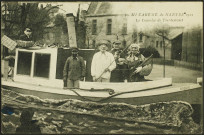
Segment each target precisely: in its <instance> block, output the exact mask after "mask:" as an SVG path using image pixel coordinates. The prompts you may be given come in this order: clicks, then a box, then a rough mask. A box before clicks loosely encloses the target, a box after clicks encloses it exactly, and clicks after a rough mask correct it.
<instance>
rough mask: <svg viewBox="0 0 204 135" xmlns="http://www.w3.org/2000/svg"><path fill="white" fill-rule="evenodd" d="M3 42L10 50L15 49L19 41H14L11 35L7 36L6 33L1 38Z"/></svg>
mask: <svg viewBox="0 0 204 135" xmlns="http://www.w3.org/2000/svg"><path fill="white" fill-rule="evenodd" d="M1 43H2V44H3V45H4V46H5V47H7V48H8V49H10V50H13V49H14V48H15V47H16V45H17V43H16V42H15V41H13V40H12V39H10V38H9V37H7V36H6V35H4V36H3V37H2V38H1Z"/></svg>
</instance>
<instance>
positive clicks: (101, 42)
mask: <svg viewBox="0 0 204 135" xmlns="http://www.w3.org/2000/svg"><path fill="white" fill-rule="evenodd" d="M101 45H106V46H108V45H109V42H108V41H107V40H100V41H99V43H98V46H101Z"/></svg>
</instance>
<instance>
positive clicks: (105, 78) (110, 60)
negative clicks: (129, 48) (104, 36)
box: [91, 40, 116, 82]
mask: <svg viewBox="0 0 204 135" xmlns="http://www.w3.org/2000/svg"><path fill="white" fill-rule="evenodd" d="M108 44H109V43H108V41H107V40H101V41H100V42H99V44H98V47H99V50H100V51H99V52H97V53H95V54H94V56H93V59H92V63H91V75H92V77H93V81H95V82H110V75H111V71H112V70H113V69H115V68H116V63H115V60H114V56H113V54H112V53H110V52H107V50H108Z"/></svg>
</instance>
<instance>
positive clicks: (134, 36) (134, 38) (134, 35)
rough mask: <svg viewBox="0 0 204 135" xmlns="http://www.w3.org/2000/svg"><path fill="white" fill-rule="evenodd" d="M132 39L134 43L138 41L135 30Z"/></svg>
mask: <svg viewBox="0 0 204 135" xmlns="http://www.w3.org/2000/svg"><path fill="white" fill-rule="evenodd" d="M132 41H133V43H136V42H137V32H133V34H132Z"/></svg>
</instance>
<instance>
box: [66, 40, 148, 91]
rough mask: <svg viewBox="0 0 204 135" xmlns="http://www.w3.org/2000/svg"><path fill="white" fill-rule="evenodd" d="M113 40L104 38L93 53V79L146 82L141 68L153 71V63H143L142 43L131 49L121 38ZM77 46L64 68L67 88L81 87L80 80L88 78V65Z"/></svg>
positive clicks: (131, 46)
mask: <svg viewBox="0 0 204 135" xmlns="http://www.w3.org/2000/svg"><path fill="white" fill-rule="evenodd" d="M109 45H110V43H109V41H107V40H101V41H99V43H98V49H99V51H98V52H97V53H95V54H94V56H93V59H92V63H91V76H92V78H93V81H94V82H139V81H146V80H145V78H144V75H143V74H141V73H142V71H147V70H151V68H150V67H151V64H147V65H141V63H142V62H144V61H145V59H146V58H145V57H144V56H143V55H142V54H141V53H140V45H139V44H135V43H134V44H131V45H130V46H128V47H129V48H125V49H124V48H122V44H121V41H119V40H116V41H114V42H113V45H112V46H113V47H112V49H111V50H110V51H108V49H109V47H108V46H109ZM78 51H79V49H78V48H72V56H70V57H68V58H67V60H66V62H65V66H64V70H63V80H64V81H67V88H79V81H80V80H81V81H83V80H84V77H85V70H86V69H85V64H84V60H83V58H82V57H81V56H79V55H78Z"/></svg>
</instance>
